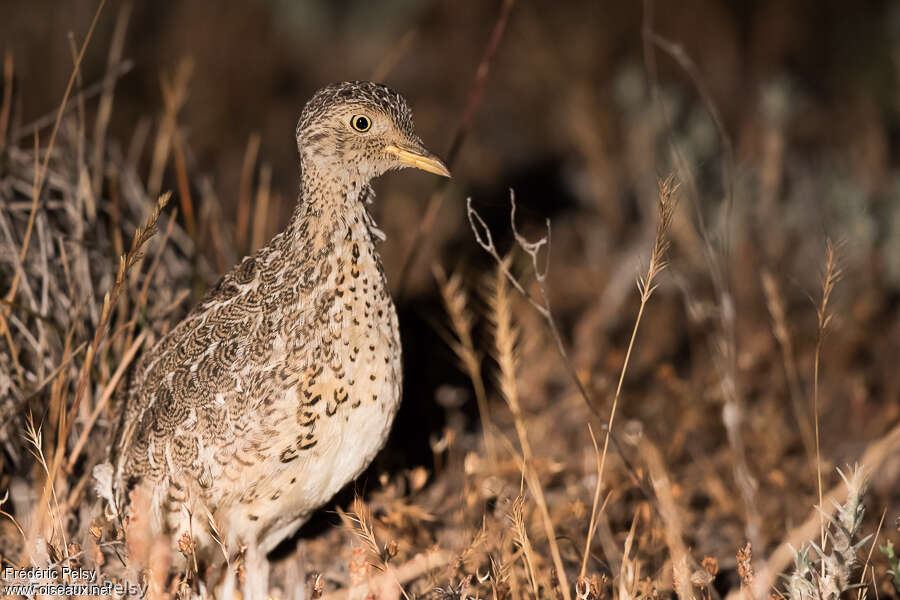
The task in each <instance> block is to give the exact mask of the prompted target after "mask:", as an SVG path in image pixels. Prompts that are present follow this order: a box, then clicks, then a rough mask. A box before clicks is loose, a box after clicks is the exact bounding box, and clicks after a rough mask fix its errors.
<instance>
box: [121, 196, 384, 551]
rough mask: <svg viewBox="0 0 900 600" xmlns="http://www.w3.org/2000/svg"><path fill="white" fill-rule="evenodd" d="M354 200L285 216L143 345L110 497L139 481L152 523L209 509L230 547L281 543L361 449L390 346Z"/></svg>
mask: <svg viewBox="0 0 900 600" xmlns="http://www.w3.org/2000/svg"><path fill="white" fill-rule="evenodd" d="M356 205H357V206H358V207H359V210H358V212H357V213H356V214H350V215H334V217H335V218H321V215H318V216H314V217H315V218H309V219H297V220H296V222H294V223H292V227H291V228H289V229H288V230H287V231H286V232H284V233H282V234H279V235H278V236H276V237H275V238H274V239H273V240H272V242H271V243H270V244H269V245H267V246H266V247H265V248H263V249H261V250H260V251H259V252H257V253H256V254H254V255H253V256H251V257H247V258H245V259H244V260H243V261H242V262H241V263H240V264H239V265H237V266H236V267H234V268H233V269H232V270H231V271H230V272H229V273H228V274H226V275H225V276H223V277H222V279H221V280H220V281H219V283H218V285H217V286H216V287H215V288H214V289H213V290H212V291H211V292H210V293H209V294H208V295H207V296H206V298H205V299H204V300H203V301H202V302H201V303H200V304H199V305H198V306H197V307H196V308H195V309H194V310H193V311H191V313H190V314H189V315H188V316H187V317H186V318H185V319H184V321H182V322H181V323H180V324H179V325H178V326H177V327H175V328H174V329H173V330H172V331H171V332H170V333H169V334H168V335H166V336H165V337H164V338H163V339H161V340H160V341H159V342H158V343H157V344H156V345H155V346H154V347H153V349H152V350H150V352H149V353H147V354H146V355H145V357H144V358H143V359H142V362H141V364H140V365H139V367H138V370H137V372H136V373H135V377H134V380H133V384H132V385H131V387H130V389H129V391H128V394H127V399H126V407H125V411H124V417H123V420H122V423H121V426H120V429H119V433H118V434H117V436H116V440H115V442H114V452H115V454H116V458H115V475H114V487H115V489H116V495H117V496H118V498H119V502H120V503H124V502H127V494H128V491H129V490H130V489H131V488H133V487H136V486H142V487H143V489H145V490H146V491H147V493H149V494H150V495H151V506H153V507H154V508H155V509H157V510H158V512H155V513H154V514H155V515H156V516H157V524H156V525H157V527H159V528H161V529H173V530H177V529H178V528H180V527H182V526H183V525H184V515H185V514H186V513H190V512H193V513H197V514H202V512H203V511H207V512H209V513H210V514H211V515H212V516H213V517H214V518H218V519H220V520H222V521H226V522H227V524H228V527H227V529H228V531H229V535H231V537H233V538H234V544H235V545H237V544H239V543H240V542H242V541H247V539H246V538H248V537H249V538H259V539H260V540H262V539H265V538H267V539H269V540H275V543H277V540H278V539H280V538H279V537H278V536H279V535H281V537H283V534H284V532H289V531H290V530H292V529H296V526H297V525H299V522H302V520H303V519H305V515H308V513H309V512H310V511H311V510H313V509H314V508H316V507H317V506H318V505H319V504H321V503H323V502H325V501H327V500H328V498H330V496H331V495H332V494H334V493H335V492H336V491H337V489H339V488H340V487H341V486H342V485H343V484H344V483H345V482H346V481H348V480H349V479H351V478H353V477H355V476H356V475H357V474H358V473H359V471H361V469H362V468H364V466H365V465H366V464H368V462H369V461H371V459H372V457H373V456H374V453H375V452H377V450H378V449H379V448H380V447H381V445H382V444H383V442H384V440H385V438H386V435H387V431H388V429H389V427H390V422H391V420H392V418H393V415H394V412H395V410H396V406H397V403H398V402H399V397H400V361H399V358H400V345H399V336H398V333H397V320H396V314H395V311H394V307H393V304H392V303H391V300H390V296H389V295H388V293H387V289H386V284H385V280H384V275H383V272H382V270H381V265H380V262H379V260H378V257H377V254H376V253H375V250H374V243H373V240H372V237H371V234H370V231H369V228H368V226H367V223H368V222H369V221H368V219H367V215H366V214H365V208H364V207H363V205H362V204H361V203H359V202H357V203H356ZM198 507H199V508H198ZM298 515H300V516H299V517H298ZM203 523H205V519H204V521H203ZM194 527H195V528H196V527H197V524H194ZM276 538H277V539H276ZM272 545H274V544H272Z"/></svg>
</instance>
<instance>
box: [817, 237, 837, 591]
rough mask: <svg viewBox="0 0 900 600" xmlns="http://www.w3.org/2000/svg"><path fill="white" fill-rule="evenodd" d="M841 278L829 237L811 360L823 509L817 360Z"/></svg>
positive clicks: (822, 534) (822, 521)
mask: <svg viewBox="0 0 900 600" xmlns="http://www.w3.org/2000/svg"><path fill="white" fill-rule="evenodd" d="M840 278H841V269H840V267H839V266H838V261H837V248H836V246H835V244H834V243H833V242H832V241H831V239H827V240H825V274H824V276H823V278H822V300H821V302H820V303H819V305H818V306H817V307H816V316H817V318H818V328H817V336H816V354H815V359H814V362H813V407H812V409H813V425H814V429H815V441H816V487H817V491H818V495H819V507H820V508H822V509H823V510H824V505H823V504H822V452H821V447H820V444H819V361H820V358H821V354H822V345H823V343H824V341H825V334H826V332H827V329H828V325H829V324H830V323H831V319H832V316H833V315H832V313H830V312H829V309H828V301H829V300H830V299H831V293H832V292H833V291H834V287H835V285H837V282H838V281H839V280H840ZM819 537H820V540H821V548H822V550H823V551H824V550H825V541H826V540H825V517H824V515H823V516H821V518H820V519H819ZM824 569H825V564H824V563H823V564H822V570H823V571H822V575H823V577H824V575H825V573H824Z"/></svg>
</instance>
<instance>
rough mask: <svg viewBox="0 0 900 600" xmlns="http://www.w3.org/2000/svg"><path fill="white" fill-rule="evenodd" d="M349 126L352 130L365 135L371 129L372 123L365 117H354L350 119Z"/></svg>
mask: <svg viewBox="0 0 900 600" xmlns="http://www.w3.org/2000/svg"><path fill="white" fill-rule="evenodd" d="M350 125H351V126H352V127H353V129H355V130H357V131H361V132H363V133H365V132H366V131H368V130H369V129H370V128H371V127H372V121H371V119H369V117H367V116H365V115H354V116H352V117H350Z"/></svg>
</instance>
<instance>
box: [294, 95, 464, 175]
mask: <svg viewBox="0 0 900 600" xmlns="http://www.w3.org/2000/svg"><path fill="white" fill-rule="evenodd" d="M297 149H298V150H299V152H300V161H301V165H302V167H303V168H304V169H307V168H309V167H313V166H315V168H316V170H317V171H319V172H320V173H321V172H326V173H331V174H333V175H335V176H337V177H341V178H347V179H349V180H351V181H353V182H359V183H360V185H365V184H366V183H368V182H369V180H371V179H373V178H375V177H378V176H379V175H381V174H382V173H384V172H385V171H389V170H391V169H402V168H405V167H416V168H417V169H422V170H423V171H428V172H430V173H435V174H437V175H443V176H444V177H450V171H448V170H447V167H446V166H445V165H444V163H443V162H441V160H440V159H439V158H438V157H437V156H435V155H434V154H432V153H431V152H429V151H428V150H427V149H426V148H425V145H424V144H423V143H422V140H420V139H419V136H417V135H416V132H415V129H414V127H413V121H412V111H410V109H409V104H408V103H407V102H406V99H405V98H404V97H403V96H401V95H400V94H398V93H397V92H395V91H394V90H392V89H391V88H389V87H387V86H385V85H382V84H379V83H372V82H370V81H349V82H344V83H336V84H333V85H330V86H328V87H326V88H322V89H321V90H319V91H318V92H316V94H315V95H314V96H313V97H312V98H311V99H310V101H309V102H307V103H306V106H305V107H304V108H303V113H302V114H301V115H300V121H299V123H298V124H297Z"/></svg>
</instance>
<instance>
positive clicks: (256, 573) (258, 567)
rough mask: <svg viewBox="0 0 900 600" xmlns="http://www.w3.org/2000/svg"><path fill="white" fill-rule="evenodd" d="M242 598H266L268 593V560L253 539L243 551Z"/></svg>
mask: <svg viewBox="0 0 900 600" xmlns="http://www.w3.org/2000/svg"><path fill="white" fill-rule="evenodd" d="M244 569H245V577H244V598H245V599H246V600H266V598H267V597H268V595H269V561H268V559H267V558H266V555H265V553H264V552H261V551H260V549H259V545H258V544H257V543H256V542H255V541H254V542H251V543H250V545H249V546H247V550H246V551H245V552H244Z"/></svg>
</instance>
